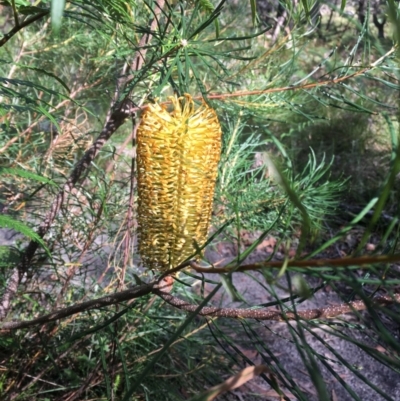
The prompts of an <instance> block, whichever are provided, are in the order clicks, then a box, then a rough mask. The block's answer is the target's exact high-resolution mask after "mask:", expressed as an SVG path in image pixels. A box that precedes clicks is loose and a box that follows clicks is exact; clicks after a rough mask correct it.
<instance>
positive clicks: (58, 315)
mask: <svg viewBox="0 0 400 401" xmlns="http://www.w3.org/2000/svg"><path fill="white" fill-rule="evenodd" d="M155 284H156V282H155V281H154V282H152V283H149V284H143V285H139V286H135V287H132V288H130V289H128V290H125V291H121V292H117V293H115V294H110V295H106V296H104V297H101V298H98V299H92V300H90V301H86V302H81V303H78V304H75V305H72V306H68V307H67V308H63V309H58V310H55V311H53V312H51V313H49V314H47V315H43V316H39V317H38V318H36V319H33V320H28V321H25V322H17V321H14V322H4V323H0V333H2V332H4V331H7V330H16V329H24V328H26V327H30V326H35V325H37V324H45V323H49V322H53V321H55V320H59V319H63V318H66V317H68V316H72V315H76V314H77V313H81V312H84V311H88V310H91V309H99V308H103V307H105V306H110V305H115V304H118V303H120V302H124V301H127V300H130V299H134V298H138V297H142V296H144V295H147V294H149V293H151V291H152V289H153V287H154V285H155Z"/></svg>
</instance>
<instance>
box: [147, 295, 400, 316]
mask: <svg viewBox="0 0 400 401" xmlns="http://www.w3.org/2000/svg"><path fill="white" fill-rule="evenodd" d="M153 293H155V294H157V295H159V296H160V297H161V298H162V299H163V300H164V301H165V302H168V303H169V304H170V305H172V306H174V307H176V308H178V309H181V310H184V311H187V312H194V311H196V309H197V308H198V305H194V304H191V303H189V302H187V301H184V300H183V299H180V298H178V297H175V296H173V295H171V294H170V293H168V292H164V291H162V290H159V289H156V288H155V289H154V290H153ZM371 302H373V303H374V304H376V305H390V304H393V303H400V294H395V295H394V296H393V297H391V296H388V295H383V296H379V297H375V298H372V299H371ZM365 309H367V306H366V305H365V303H364V301H362V300H359V301H354V302H350V303H348V304H339V305H333V306H328V307H325V308H318V309H307V310H299V311H296V312H289V311H288V312H282V311H279V310H276V309H272V308H265V309H241V308H217V307H215V306H205V307H204V308H202V309H201V310H200V311H199V315H200V316H209V317H228V318H234V319H245V318H249V319H259V320H276V321H285V320H297V319H299V318H300V319H304V320H312V319H322V318H326V319H329V318H333V317H336V316H339V315H343V314H345V313H350V312H354V311H362V310H365Z"/></svg>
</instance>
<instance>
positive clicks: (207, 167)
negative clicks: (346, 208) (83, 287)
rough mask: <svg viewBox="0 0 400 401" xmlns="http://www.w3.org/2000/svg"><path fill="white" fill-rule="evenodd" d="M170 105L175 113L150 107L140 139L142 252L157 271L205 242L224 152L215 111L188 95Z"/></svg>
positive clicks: (174, 100)
mask: <svg viewBox="0 0 400 401" xmlns="http://www.w3.org/2000/svg"><path fill="white" fill-rule="evenodd" d="M171 101H172V105H173V111H172V112H169V111H168V110H167V108H166V107H164V106H161V105H159V104H152V105H149V106H148V108H147V109H146V111H145V112H144V113H143V116H142V121H141V124H140V126H139V129H138V134H137V163H138V195H139V204H138V226H139V227H138V231H139V253H140V255H141V258H142V261H143V265H144V266H145V267H147V268H149V269H154V270H158V271H165V270H168V269H171V268H173V267H175V266H178V265H179V264H180V263H182V262H183V261H184V260H185V259H187V258H188V257H189V256H190V255H192V254H194V253H195V246H194V244H195V243H197V244H199V245H201V244H203V243H204V241H205V240H206V238H207V232H208V226H209V223H210V218H211V211H212V201H213V197H214V189H215V181H216V177H217V166H218V161H219V158H220V151H221V127H220V124H219V121H218V117H217V115H216V113H215V111H214V110H213V109H212V108H210V107H208V106H207V105H206V104H203V105H202V106H200V107H199V108H197V110H196V109H195V105H194V102H193V100H192V98H191V96H190V95H187V94H186V95H185V96H184V97H181V98H177V97H172V98H171Z"/></svg>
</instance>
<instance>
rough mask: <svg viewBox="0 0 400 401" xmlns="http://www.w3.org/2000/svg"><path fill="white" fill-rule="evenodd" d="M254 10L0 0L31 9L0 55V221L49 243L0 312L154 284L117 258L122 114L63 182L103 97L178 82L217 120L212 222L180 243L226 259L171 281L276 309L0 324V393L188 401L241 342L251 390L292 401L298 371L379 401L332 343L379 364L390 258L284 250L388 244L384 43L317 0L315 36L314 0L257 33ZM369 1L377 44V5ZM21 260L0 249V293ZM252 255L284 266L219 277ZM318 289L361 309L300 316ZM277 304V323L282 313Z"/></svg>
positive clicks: (110, 312) (392, 181)
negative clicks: (256, 384) (202, 240)
mask: <svg viewBox="0 0 400 401" xmlns="http://www.w3.org/2000/svg"><path fill="white" fill-rule="evenodd" d="M50 6H51V7H50ZM256 6H257V2H256V1H248V2H243V1H241V2H228V1H219V2H217V1H208V0H207V1H201V0H200V1H166V4H165V6H164V8H163V10H162V12H161V13H160V16H159V17H157V21H156V23H155V25H154V26H153V27H152V28H150V25H149V21H151V20H152V19H153V18H154V17H155V15H157V6H156V4H155V2H154V1H148V2H137V1H119V0H112V1H108V0H107V1H106V0H104V1H80V0H78V1H74V2H66V3H65V5H64V3H63V2H62V1H55V0H53V1H52V2H51V3H50V2H48V1H37V2H35V3H34V5H32V4H31V2H29V1H5V2H2V3H1V7H2V9H1V11H4V15H6V17H3V16H2V17H0V18H5V19H4V20H0V22H1V23H5V24H6V28H7V30H8V31H10V30H11V29H12V27H13V26H14V25H13V24H17V25H18V24H19V23H22V24H24V23H25V22H26V21H30V20H29V18H33V19H34V20H32V21H33V22H32V23H29V24H26V26H25V25H24V26H23V28H22V27H21V30H20V33H19V34H17V35H14V36H11V37H10V38H7V41H6V42H4V44H3V45H2V46H1V47H0V166H1V167H0V174H1V177H2V178H1V183H0V184H1V185H0V201H1V203H2V204H4V205H6V206H7V210H8V211H9V213H10V215H6V214H0V226H2V227H9V228H12V229H14V230H16V231H18V232H21V233H22V234H24V235H25V236H26V237H28V238H29V239H32V240H34V241H38V242H40V243H41V244H42V245H43V246H46V247H47V248H46V249H49V250H50V251H51V255H49V254H47V255H45V254H38V255H36V256H35V258H33V260H32V261H31V265H32V271H30V272H29V274H28V275H27V276H26V277H24V280H26V281H23V285H21V286H19V288H18V296H17V297H15V298H14V299H13V300H12V308H11V311H10V313H9V316H8V318H7V319H9V320H10V319H11V320H29V319H32V318H34V317H36V316H38V315H41V314H44V313H47V312H49V311H51V310H54V309H58V308H62V307H68V306H72V305H75V304H76V303H78V302H80V301H83V300H86V299H88V298H89V299H93V298H96V297H101V296H104V295H108V294H112V293H114V292H118V291H119V290H122V289H124V288H126V287H128V286H131V285H133V284H134V283H138V282H139V283H140V282H148V281H150V280H151V279H152V278H153V277H154V275H153V272H149V271H148V270H146V268H145V266H141V265H140V258H139V256H138V255H137V251H136V237H135V235H136V232H135V217H134V213H135V205H136V193H135V167H134V161H132V156H133V157H134V155H135V143H134V140H133V139H132V138H131V137H130V135H131V134H132V126H131V125H130V121H129V119H128V120H127V122H126V123H125V124H124V125H122V126H121V128H119V130H118V132H117V133H116V134H113V136H112V137H111V138H109V140H108V143H106V144H105V145H104V146H101V144H100V145H99V144H98V143H97V145H96V146H97V148H98V150H99V153H98V155H97V157H96V158H95V159H94V160H93V161H92V162H91V163H89V164H90V166H89V165H85V166H84V171H83V174H82V176H81V179H80V180H78V182H77V183H76V184H75V185H71V186H68V188H67V189H65V188H64V189H63V186H64V185H65V183H66V182H67V180H68V177H71V171H74V172H75V171H76V170H73V168H74V166H77V165H78V167H79V166H82V164H79V160H81V158H82V155H83V154H84V153H85V152H86V151H87V150H88V149H90V146H91V144H92V142H93V139H94V138H96V137H97V136H98V134H99V132H100V131H101V130H102V124H103V122H104V121H105V120H106V115H107V113H108V111H109V110H108V108H109V106H110V103H111V104H113V105H114V102H115V103H116V104H118V102H119V101H121V100H123V99H124V98H125V97H126V96H128V97H129V98H130V100H131V101H132V102H133V104H134V107H139V106H142V105H143V104H145V103H146V102H150V101H152V100H153V99H154V98H159V99H160V101H162V102H167V99H168V96H169V95H171V94H173V93H177V94H179V95H182V94H183V93H185V92H189V93H191V94H192V95H193V97H196V99H198V101H199V102H200V101H202V100H204V101H206V102H208V103H209V104H210V105H211V106H212V107H213V108H214V109H215V110H216V112H217V113H218V116H219V118H220V121H221V123H222V127H223V152H222V155H221V163H220V167H219V176H218V183H217V191H216V195H215V211H214V215H213V221H212V226H213V227H212V232H214V235H213V236H212V237H210V239H209V241H208V243H207V244H206V246H205V249H203V247H204V244H197V245H198V251H199V252H198V253H200V249H201V250H202V252H203V253H204V254H205V255H204V259H206V260H207V261H208V262H209V263H212V264H214V265H216V266H221V265H222V266H224V265H227V264H228V265H229V266H230V267H231V269H232V272H231V273H229V274H228V273H227V274H226V275H224V276H223V278H222V279H220V280H219V279H218V281H214V280H213V279H211V278H210V275H197V274H193V272H191V271H190V270H189V269H186V270H185V271H184V272H182V273H181V275H180V276H179V278H178V280H179V282H177V283H175V286H174V289H173V292H174V294H175V295H178V296H180V297H181V298H184V299H185V300H187V301H188V302H190V303H192V304H194V305H198V306H199V307H198V310H199V309H200V308H201V306H203V305H206V304H207V303H209V302H211V303H214V304H215V305H219V303H221V304H222V305H224V306H226V305H227V301H226V300H225V298H224V295H225V293H224V291H222V290H221V289H222V288H225V289H226V288H227V289H228V290H229V291H230V292H231V295H232V297H233V298H234V300H235V301H238V302H241V303H242V304H243V305H242V306H243V307H250V308H254V309H265V308H275V309H276V310H278V311H281V312H282V314H283V315H282V316H284V318H283V322H282V323H276V324H274V323H272V322H265V321H258V320H250V319H240V320H237V321H233V320H229V319H222V318H216V317H208V318H207V320H204V319H203V318H200V317H199V316H198V315H197V313H192V314H190V315H189V316H187V315H186V314H185V313H183V312H181V311H179V310H178V309H176V308H173V307H170V306H168V305H166V304H165V303H164V302H162V301H161V299H160V298H158V297H156V296H152V297H150V296H146V297H142V298H139V299H136V300H134V301H129V302H125V303H121V304H120V305H117V306H113V307H108V308H103V309H99V310H90V311H86V312H83V313H80V314H77V315H74V316H73V317H70V318H66V319H63V320H61V321H58V322H57V324H54V323H49V324H47V325H44V326H43V327H39V328H28V329H23V330H18V331H15V332H13V334H12V335H10V336H9V335H6V336H0V348H1V352H0V354H1V355H2V357H1V359H0V364H1V366H2V367H5V369H6V370H4V369H2V370H1V371H0V392H1V393H2V394H5V396H4V397H5V399H10V400H11V399H19V400H31V399H49V400H59V399H70V400H72V399H101V398H103V399H106V398H107V399H121V400H123V399H126V400H128V399H133V398H134V399H156V400H171V401H172V400H177V399H189V398H190V397H192V396H195V395H196V394H197V393H202V392H203V391H204V388H208V387H211V386H214V385H216V384H218V383H220V382H221V381H222V380H221V377H223V378H225V376H227V375H229V376H231V375H232V373H234V372H237V371H238V370H239V368H240V367H243V366H246V365H252V364H254V363H255V362H254V361H255V359H253V358H251V357H250V356H249V355H250V354H251V353H254V352H257V355H258V357H259V359H260V360H261V362H262V363H263V364H265V365H267V366H268V367H269V369H270V370H271V373H270V374H267V375H262V376H261V379H260V382H262V384H263V386H266V387H264V388H266V389H267V390H266V391H270V392H271V393H270V394H271V396H276V397H278V396H280V397H281V398H282V399H286V398H287V399H290V398H293V397H295V398H296V399H299V400H304V401H306V400H309V399H312V396H310V394H309V393H308V391H307V390H306V389H305V386H303V385H300V384H299V383H300V382H299V380H298V376H296V375H297V374H298V372H299V371H301V372H307V374H308V376H306V378H307V380H308V383H307V384H309V383H312V385H313V386H314V388H315V389H313V390H312V392H313V393H314V394H315V396H316V397H318V398H319V399H321V400H322V399H329V398H328V397H330V396H331V394H330V392H331V391H332V389H335V391H341V393H340V396H341V397H342V398H341V399H346V397H347V398H348V397H350V399H354V400H360V399H362V398H361V397H362V395H360V394H363V393H362V391H361V392H360V391H358V389H356V388H354V386H353V383H352V380H353V379H355V378H357V379H358V380H360V381H361V382H362V383H363V384H364V387H363V391H364V390H365V389H367V391H368V392H369V393H372V392H375V393H377V394H378V395H379V396H381V397H382V398H383V399H386V400H393V397H392V395H391V394H389V393H388V390H387V388H386V387H385V383H382V384H381V385H380V384H379V383H377V382H376V380H375V379H374V378H371V375H370V372H368V371H367V363H365V367H364V370H359V369H358V368H357V366H355V363H354V361H351V360H350V356H348V355H346V354H345V353H343V352H341V351H340V350H338V349H336V348H335V346H334V345H335V344H336V343H337V342H340V344H342V345H343V344H345V346H349V347H354V348H358V349H359V350H361V351H362V353H363V355H366V356H367V357H368V358H369V359H368V363H372V362H371V361H373V363H374V364H377V366H378V367H379V369H378V370H382V371H384V372H386V373H387V374H388V375H389V374H393V373H394V374H398V373H399V371H400V363H399V358H398V354H399V345H398V341H397V339H396V338H395V334H394V330H395V329H394V328H395V327H397V326H398V324H399V311H398V309H399V307H398V304H396V303H393V304H392V305H380V306H378V305H376V304H374V303H372V301H371V299H372V297H373V296H375V295H380V294H385V295H388V294H389V295H393V294H395V292H396V288H398V286H399V284H400V277H399V272H398V267H397V266H390V265H389V264H388V263H383V262H382V263H372V262H371V263H369V264H367V265H362V266H360V265H359V264H354V266H340V265H339V266H336V267H333V266H331V265H330V264H329V263H326V265H324V266H317V267H315V265H314V266H313V267H296V266H293V265H290V264H288V263H287V262H288V260H289V259H291V258H293V257H297V258H299V259H300V258H301V259H304V260H307V259H314V258H316V257H318V258H321V257H322V258H333V259H337V258H342V257H343V256H351V254H352V253H353V252H354V253H356V252H357V253H359V254H363V253H366V251H365V249H366V245H367V244H368V245H374V246H375V245H376V248H375V251H374V252H375V253H379V254H382V255H392V254H395V253H397V252H398V240H399V225H398V222H399V217H398V210H397V209H398V179H397V175H398V171H399V160H400V159H399V158H400V153H399V148H398V143H399V140H398V134H399V132H398V128H399V127H400V124H399V114H398V113H399V112H398V91H399V80H398V71H399V64H398V53H396V51H397V50H396V51H395V50H394V49H392V48H391V46H392V43H391V42H390V41H389V42H387V41H386V42H384V41H380V40H378V39H375V38H374V37H373V36H372V35H371V33H370V30H369V25H368V21H367V22H365V23H364V25H363V26H360V24H359V23H358V22H357V21H356V20H355V19H353V17H349V16H348V15H347V16H346V15H345V14H342V13H338V12H336V11H335V10H336V8H335V7H332V13H333V14H332V15H333V16H334V17H333V20H334V21H333V22H332V24H333V26H334V28H335V29H339V28H340V29H343V30H344V31H343V32H344V33H343V32H339V33H338V32H335V30H334V29H333V30H332V31H333V36H331V37H327V38H326V40H325V41H324V40H323V39H321V38H320V37H318V35H317V32H315V31H314V29H315V27H310V26H308V25H307V21H308V20H310V17H312V12H313V8H314V6H315V4H314V2H310V1H307V0H304V1H301V2H300V3H294V2H290V1H285V2H282V6H284V7H286V11H287V15H288V20H287V21H286V23H285V24H286V25H285V26H282V32H281V34H280V35H278V36H277V39H276V40H273V38H272V36H273V32H272V31H268V30H263V28H261V27H260V26H258V25H257V23H256V21H257V18H256V10H257V7H256ZM345 7H346V4H345V2H342V3H341V5H340V8H341V11H343V10H344V9H345ZM389 15H390V18H391V21H392V27H393V28H392V29H393V30H394V38H395V41H397V39H398V38H397V36H398V35H397V33H396V32H397V28H396V27H398V20H399V18H398V6H397V3H395V2H394V1H389ZM61 17H62V18H61ZM6 18H7V19H6ZM49 18H50V19H49ZM4 21H5V22H4ZM324 24H325V25H326V24H327V15H326V14H325V15H323V16H322V25H323V26H324ZM346 24H347V25H346ZM275 28H276V27H275ZM284 28H285V29H286V31H285V30H284ZM357 29H358V35H357V36H356V35H355V32H356V30H357ZM54 30H55V31H56V32H57V35H54ZM289 32H290V34H289ZM143 37H145V38H147V39H148V40H147V42H146V43H144V44H143V42H140V41H141V38H143ZM0 40H1V39H0ZM135 52H141V54H142V55H144V54H145V55H144V56H143V59H141V58H140V57H139V59H140V60H142V61H143V64H142V66H141V68H140V69H139V70H135V69H134V67H132V63H133V58H134V55H135V54H136V53H135ZM166 107H168V105H166ZM112 111H113V107H111V112H112ZM136 111H138V110H136ZM134 122H135V121H134ZM127 144H128V145H127ZM77 163H78V164H77ZM68 182H70V181H68ZM61 190H62V191H63V192H61V194H62V196H61V198H62V201H60V204H61V207H60V209H59V210H58V211H57V213H55V214H56V216H55V220H54V221H53V222H52V225H51V228H50V229H49V231H48V232H47V233H46V235H45V237H44V239H43V240H42V239H41V237H39V236H38V234H37V233H35V231H34V230H32V228H30V227H31V226H32V227H36V226H38V225H39V224H40V223H43V221H44V220H45V219H46V218H47V217H46V216H47V215H48V213H49V211H50V210H53V209H52V208H53V207H54V204H55V203H54V199H56V198H55V197H56V196H57V194H59V193H60V191H61ZM57 199H60V198H57ZM354 200H357V205H356V206H357V207H358V209H356V212H355V213H353V214H351V215H350V216H348V215H346V214H345V213H344V212H343V211H344V210H346V209H345V206H347V203H348V202H354ZM132 216H133V217H132ZM22 221H24V222H26V221H27V222H29V227H28V224H25V223H22ZM381 221H384V222H385V224H382V226H381V227H380V231H379V232H375V231H374V230H375V228H376V225H377V224H378V223H379V222H381ZM337 222H339V225H340V226H339V227H337V225H336V223H337ZM378 235H379V238H377V237H376V236H378ZM246 236H247V238H248V237H250V238H251V241H249V240H248V239H247V240H246V241H244V237H246ZM354 238H355V240H354ZM273 240H275V241H273ZM352 241H353V242H355V244H353V245H351V246H347V244H348V243H351V242H352ZM266 242H267V245H265V243H266ZM271 244H272V245H271ZM221 247H222V248H224V247H225V249H223V250H222V251H221V252H220V253H219V254H218V258H213V257H212V252H214V253H217V251H218V249H220V248H221ZM229 247H231V248H233V249H234V252H230V253H229V251H227V249H228V250H229V249H230V248H229ZM263 247H264V248H265V249H267V250H262V251H260V249H264V248H263ZM368 249H371V248H368ZM22 250H23V249H22ZM225 251H226V253H227V255H225V253H224V252H225ZM210 255H211V256H210ZM21 256H22V254H21V253H20V252H19V251H17V250H16V248H13V247H12V246H9V245H7V246H4V245H3V246H0V266H1V267H5V268H4V269H0V282H1V283H2V287H3V289H6V288H7V279H8V275H7V271H10V270H11V269H12V268H13V267H15V265H16V264H18V262H19V261H20V258H21ZM366 256H368V254H367V255H366ZM372 256H373V255H372ZM271 258H275V260H279V261H281V262H282V265H281V267H280V269H279V270H273V269H269V268H266V267H265V268H263V269H260V270H259V272H256V273H249V272H246V274H244V273H235V272H234V270H235V269H237V268H239V266H240V265H242V264H246V263H247V261H248V260H250V262H249V263H253V262H265V261H266V260H269V259H271ZM343 259H344V260H347V259H346V258H343ZM310 263H311V262H310ZM302 266H304V265H302ZM238 277H239V278H240V279H238ZM242 279H243V281H245V280H248V281H249V283H250V284H249V286H250V288H251V291H253V289H254V292H255V291H256V288H259V290H258V291H259V292H260V294H261V296H260V299H259V298H257V297H251V295H252V294H249V293H246V292H245V291H244V290H243V287H241V286H240V284H241V280H242ZM178 280H177V281H178ZM221 282H223V283H224V285H222V284H221ZM194 288H196V290H194ZM3 292H4V291H3ZM3 292H2V294H3ZM196 294H200V295H201V296H199V295H196ZM324 294H325V295H324ZM326 294H328V295H326ZM328 297H329V299H328V302H329V303H334V304H338V303H343V302H348V301H353V300H357V301H363V302H364V304H365V305H366V306H365V307H366V308H367V312H368V313H366V312H361V311H354V312H353V314H352V315H351V316H352V318H349V319H346V318H344V317H343V318H337V319H335V320H329V319H323V320H322V319H321V320H318V319H315V320H307V319H303V318H302V317H301V316H300V314H298V312H299V311H301V310H304V309H315V308H319V307H321V306H327V304H323V305H321V303H323V301H324V300H325V301H326V300H327V298H328ZM235 306H238V303H236V304H235ZM275 309H274V310H275ZM290 313H294V315H295V323H294V322H289V321H285V319H286V318H285V316H286V317H287V316H288V315H289V314H290ZM285 314H287V315H285ZM396 325H397V326H396ZM265 333H267V335H266V334H265ZM366 339H367V340H366ZM276 344H279V345H276ZM382 348H383V349H384V351H382ZM285 349H289V350H290V352H289V353H290V359H289V360H285V354H284V352H283V351H284V350H285ZM295 356H296V357H295ZM21 366H23V367H24V369H23V371H21V370H20V367H21ZM25 373H26V375H25ZM344 374H346V375H351V378H352V379H351V380H344V379H343V375H344ZM333 382H335V383H333ZM325 383H326V384H325ZM332 383H333V384H332ZM328 392H329V394H328ZM310 393H311V391H310ZM132 397H133V398H132ZM284 397H286V398H284ZM332 397H333V396H332ZM332 397H331V398H332ZM264 398H265V397H264Z"/></svg>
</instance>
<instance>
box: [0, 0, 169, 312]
mask: <svg viewBox="0 0 400 401" xmlns="http://www.w3.org/2000/svg"><path fill="white" fill-rule="evenodd" d="M164 3H165V1H164V0H158V1H156V2H155V4H156V7H155V10H154V19H153V21H152V23H151V30H155V28H156V26H157V23H158V19H159V17H160V15H161V10H162V8H163V6H164ZM149 40H150V36H149V35H147V34H146V35H144V36H143V37H142V39H141V40H140V43H139V46H144V45H145V44H147V43H148V42H149ZM0 46H1V42H0ZM146 51H147V50H146V48H144V49H139V50H138V51H137V54H136V55H135V56H134V57H133V62H132V65H131V69H132V71H135V68H141V67H142V65H143V60H144V58H145V55H146ZM124 68H126V67H125V66H124ZM127 83H128V82H127V81H125V82H124V85H126V84H127ZM129 98H130V94H129V93H128V94H127V95H126V96H125V98H124V99H123V100H122V101H121V102H120V104H119V105H116V104H115V100H114V102H113V103H112V104H111V106H110V111H109V113H108V115H107V118H106V121H105V124H104V127H103V129H102V131H101V133H100V135H99V136H98V138H97V139H96V140H95V142H94V143H93V145H92V146H91V147H90V148H89V149H88V150H87V151H86V152H85V154H84V155H83V157H82V159H81V160H80V161H79V162H78V163H77V164H76V165H75V167H74V169H73V171H72V173H71V175H70V177H69V178H68V180H67V181H66V182H65V184H64V185H63V187H62V188H61V190H60V191H59V192H58V194H57V195H56V197H55V199H54V200H53V202H52V205H51V207H50V210H49V211H48V213H47V214H46V216H45V219H44V221H43V222H42V223H41V224H40V226H39V229H38V230H37V234H38V235H39V236H40V237H41V238H43V237H44V236H45V235H46V233H47V232H48V230H49V229H50V227H51V225H52V223H53V221H54V219H55V218H56V216H57V214H58V212H59V210H60V208H61V206H62V205H63V203H64V201H65V199H66V198H67V197H68V194H69V193H70V192H71V190H72V189H73V188H74V187H75V185H76V184H77V182H78V181H79V179H80V177H81V176H82V174H83V172H85V171H86V170H87V169H88V168H89V167H90V165H91V163H92V161H93V159H94V158H95V157H96V155H97V154H98V153H99V151H100V149H101V148H102V147H103V146H104V144H105V143H106V142H107V141H108V140H109V139H110V137H111V136H112V135H113V134H114V132H115V131H116V130H117V129H118V128H119V127H120V126H121V125H122V124H123V123H124V122H125V120H126V119H127V118H128V117H129V116H130V115H131V114H132V112H133V110H132V102H131V101H130V99H129ZM38 248H39V243H38V242H36V241H31V242H30V243H29V244H28V246H27V247H26V249H25V252H24V253H23V255H22V261H21V263H20V264H19V265H18V266H17V267H16V268H15V269H14V270H13V271H12V275H11V279H10V281H9V283H7V286H6V289H5V292H4V294H3V297H2V299H1V301H0V320H3V319H4V318H5V317H6V316H7V313H8V311H9V308H10V306H11V301H12V299H13V298H14V296H15V294H16V291H17V289H18V286H15V285H14V283H15V282H18V283H19V282H20V280H21V278H22V274H23V273H24V272H26V271H27V270H28V268H29V264H30V262H31V260H32V258H33V256H34V255H35V253H36V251H37V249H38Z"/></svg>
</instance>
